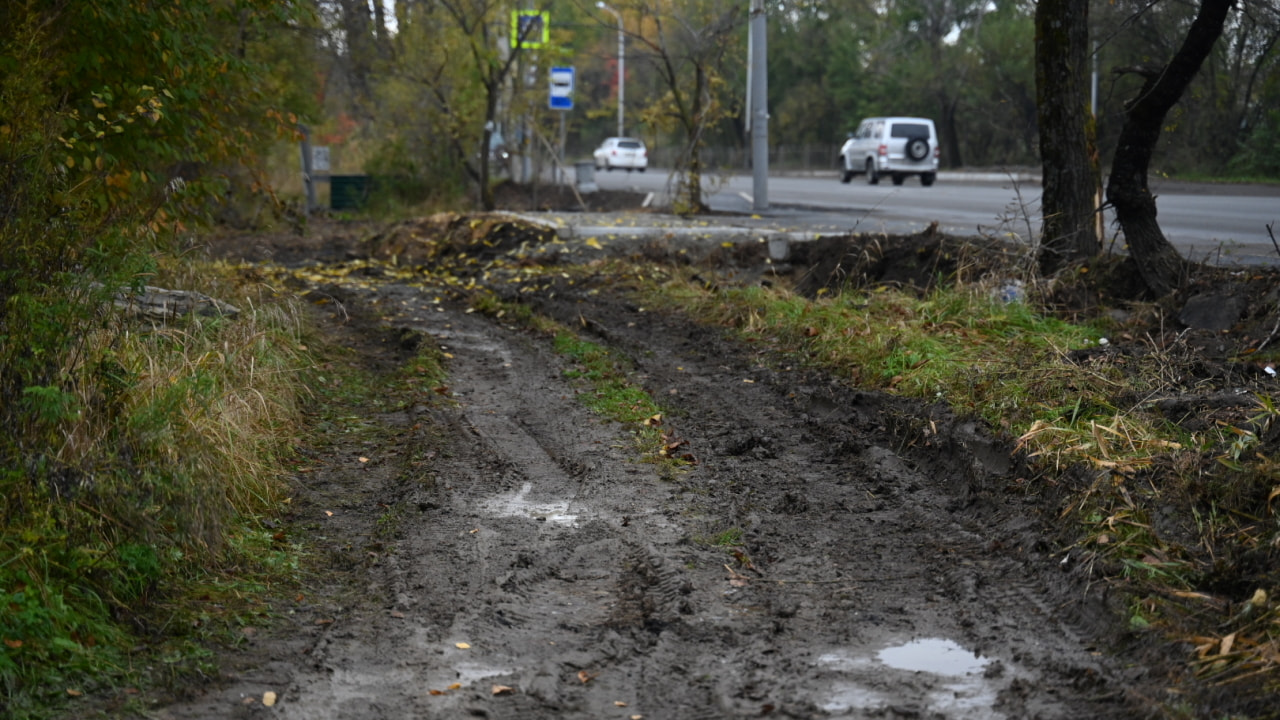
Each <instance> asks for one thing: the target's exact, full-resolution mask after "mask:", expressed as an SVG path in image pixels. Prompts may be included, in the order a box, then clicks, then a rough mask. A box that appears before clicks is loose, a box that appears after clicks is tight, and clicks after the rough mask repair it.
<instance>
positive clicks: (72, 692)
mask: <svg viewBox="0 0 1280 720" xmlns="http://www.w3.org/2000/svg"><path fill="white" fill-rule="evenodd" d="M67 694H68V695H70V696H71V697H80V696H81V695H83V694H84V693H82V692H80V691H79V690H72V689H71V688H67Z"/></svg>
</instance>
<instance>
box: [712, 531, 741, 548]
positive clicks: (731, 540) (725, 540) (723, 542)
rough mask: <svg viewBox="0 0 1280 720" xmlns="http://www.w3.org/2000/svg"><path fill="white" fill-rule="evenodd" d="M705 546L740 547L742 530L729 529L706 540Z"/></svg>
mask: <svg viewBox="0 0 1280 720" xmlns="http://www.w3.org/2000/svg"><path fill="white" fill-rule="evenodd" d="M707 544H708V545H711V546H713V547H721V548H734V547H739V546H740V545H742V528H736V527H735V528H729V529H728V530H723V531H721V532H718V533H716V534H715V535H712V536H711V537H710V538H707Z"/></svg>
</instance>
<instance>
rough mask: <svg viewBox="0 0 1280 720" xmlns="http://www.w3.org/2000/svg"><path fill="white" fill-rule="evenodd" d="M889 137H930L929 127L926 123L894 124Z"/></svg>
mask: <svg viewBox="0 0 1280 720" xmlns="http://www.w3.org/2000/svg"><path fill="white" fill-rule="evenodd" d="M889 136H890V137H896V138H917V137H924V138H927V137H929V126H928V125H925V124H924V123H894V124H893V126H892V127H890V128H889Z"/></svg>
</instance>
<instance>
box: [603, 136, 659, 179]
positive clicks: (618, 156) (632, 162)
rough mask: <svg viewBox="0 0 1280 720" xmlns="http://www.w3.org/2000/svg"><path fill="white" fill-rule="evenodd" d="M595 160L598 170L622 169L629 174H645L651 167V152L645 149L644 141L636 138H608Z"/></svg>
mask: <svg viewBox="0 0 1280 720" xmlns="http://www.w3.org/2000/svg"><path fill="white" fill-rule="evenodd" d="M595 159H596V169H597V170H612V169H614V168H620V169H624V170H626V171H627V172H631V171H632V170H639V171H640V172H644V169H645V168H647V167H649V152H648V150H646V149H645V147H644V141H642V140H637V139H635V138H627V137H611V138H606V139H605V141H604V142H603V143H600V147H598V148H596V152H595Z"/></svg>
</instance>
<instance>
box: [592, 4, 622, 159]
mask: <svg viewBox="0 0 1280 720" xmlns="http://www.w3.org/2000/svg"><path fill="white" fill-rule="evenodd" d="M596 7H598V8H600V9H601V10H605V11H607V12H611V13H613V16H614V17H615V18H617V19H618V137H626V133H625V132H623V127H624V126H623V124H622V108H623V103H624V98H625V97H626V92H625V89H626V79H627V78H626V61H627V60H626V55H625V52H624V51H625V49H626V42H625V40H626V36H625V35H624V34H623V33H624V30H623V28H622V13H620V12H618V11H617V10H614V9H613V8H611V7H609V6H608V5H605V4H604V0H600V1H599V2H597V3H596Z"/></svg>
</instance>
